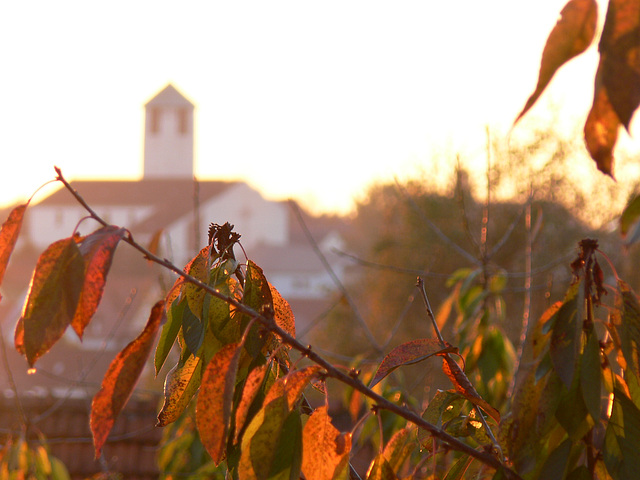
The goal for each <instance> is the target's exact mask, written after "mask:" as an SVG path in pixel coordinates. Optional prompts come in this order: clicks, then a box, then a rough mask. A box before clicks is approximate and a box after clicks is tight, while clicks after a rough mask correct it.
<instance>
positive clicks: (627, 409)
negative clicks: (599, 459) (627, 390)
mask: <svg viewBox="0 0 640 480" xmlns="http://www.w3.org/2000/svg"><path fill="white" fill-rule="evenodd" d="M639 451H640V410H639V409H638V408H637V407H636V406H635V405H634V403H633V402H632V401H631V400H630V399H629V398H628V397H627V396H626V395H625V394H624V392H622V391H621V390H619V389H618V388H616V389H615V390H614V400H613V409H612V411H611V418H610V419H609V423H608V425H607V430H606V434H605V446H604V453H603V455H604V462H605V465H606V466H607V470H608V471H609V474H611V476H612V477H613V478H614V479H615V480H624V479H629V478H636V477H637V474H638V472H640V455H638V452H639Z"/></svg>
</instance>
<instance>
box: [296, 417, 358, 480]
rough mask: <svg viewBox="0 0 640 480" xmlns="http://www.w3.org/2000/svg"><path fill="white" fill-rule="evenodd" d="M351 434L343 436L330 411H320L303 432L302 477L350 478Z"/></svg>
mask: <svg viewBox="0 0 640 480" xmlns="http://www.w3.org/2000/svg"><path fill="white" fill-rule="evenodd" d="M350 453H351V434H350V433H340V431H339V430H338V429H336V428H335V427H334V426H333V425H332V423H331V418H330V417H329V414H328V413H327V407H326V406H322V407H319V408H317V409H316V410H315V411H314V412H313V413H312V414H311V417H309V419H308V420H307V423H306V424H305V426H304V430H303V432H302V473H303V474H304V476H305V478H306V479H307V480H333V479H338V478H347V475H346V474H347V472H348V471H349V454H350Z"/></svg>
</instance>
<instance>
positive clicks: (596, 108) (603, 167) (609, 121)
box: [584, 59, 620, 177]
mask: <svg viewBox="0 0 640 480" xmlns="http://www.w3.org/2000/svg"><path fill="white" fill-rule="evenodd" d="M602 68H603V67H602V59H600V66H599V67H598V72H597V73H596V86H595V91H594V94H593V106H592V107H591V111H590V112H589V115H588V116H587V121H586V123H585V125H584V141H585V144H586V146H587V150H588V151H589V154H590V155H591V158H593V159H594V160H595V162H596V165H597V166H598V170H600V171H601V172H603V173H605V174H607V175H611V176H612V177H613V150H614V148H615V146H616V142H617V140H618V128H619V127H620V120H619V119H618V115H617V114H616V112H615V111H614V109H613V107H612V106H611V102H610V101H609V94H608V91H607V89H606V88H605V87H604V85H603V84H602Z"/></svg>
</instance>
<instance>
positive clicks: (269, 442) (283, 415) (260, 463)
mask: <svg viewBox="0 0 640 480" xmlns="http://www.w3.org/2000/svg"><path fill="white" fill-rule="evenodd" d="M289 413H290V412H289V409H288V408H287V399H286V398H285V396H284V395H281V396H278V397H276V398H274V399H273V400H272V401H271V402H269V403H266V402H265V405H264V406H263V407H262V409H260V411H259V412H258V413H257V414H256V416H255V417H253V419H252V420H251V422H250V423H249V425H248V427H247V429H246V431H245V432H244V435H243V436H242V442H241V448H240V451H241V454H240V462H239V464H238V476H239V478H242V479H243V480H253V479H259V480H263V479H265V480H266V479H267V478H270V476H271V469H272V466H273V464H274V461H275V454H276V450H277V449H278V444H279V443H280V435H281V433H282V429H283V427H284V424H285V421H286V419H287V417H288V416H289ZM294 415H298V414H297V413H294Z"/></svg>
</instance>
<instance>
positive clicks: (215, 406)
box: [196, 343, 241, 465]
mask: <svg viewBox="0 0 640 480" xmlns="http://www.w3.org/2000/svg"><path fill="white" fill-rule="evenodd" d="M240 352H241V348H240V346H239V344H237V343H232V344H229V345H225V346H224V347H222V349H221V350H220V351H218V352H217V353H216V354H215V355H214V356H213V358H212V359H211V361H210V362H209V365H207V368H206V369H205V371H204V374H203V377H202V384H201V386H200V393H199V394H198V401H197V403H196V425H197V426H198V433H199V434H200V440H201V441H202V445H204V447H205V448H206V449H207V452H209V455H211V458H212V459H213V462H214V463H215V464H216V465H220V462H221V461H222V459H223V458H224V454H225V448H226V443H227V436H228V434H229V429H230V426H231V406H232V403H233V391H234V388H235V383H236V374H237V372H238V358H239V357H240Z"/></svg>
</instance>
